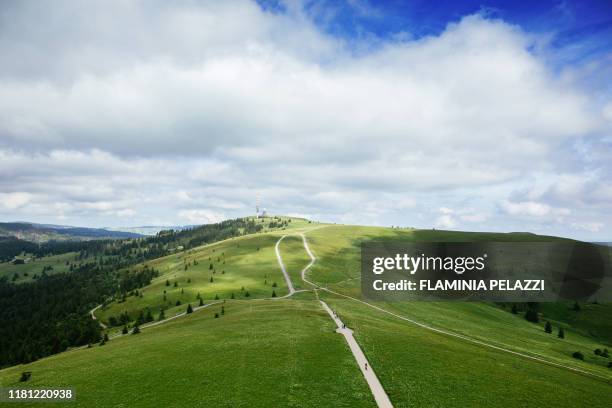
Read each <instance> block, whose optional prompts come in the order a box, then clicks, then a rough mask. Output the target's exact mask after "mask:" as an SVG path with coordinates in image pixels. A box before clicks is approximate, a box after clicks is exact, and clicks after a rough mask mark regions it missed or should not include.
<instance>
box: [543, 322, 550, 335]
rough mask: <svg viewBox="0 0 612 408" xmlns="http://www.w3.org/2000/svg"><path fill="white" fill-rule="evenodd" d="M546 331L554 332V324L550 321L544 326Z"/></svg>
mask: <svg viewBox="0 0 612 408" xmlns="http://www.w3.org/2000/svg"><path fill="white" fill-rule="evenodd" d="M544 331H545V332H546V333H552V324H550V322H546V325H545V326H544Z"/></svg>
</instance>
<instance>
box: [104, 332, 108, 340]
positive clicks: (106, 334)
mask: <svg viewBox="0 0 612 408" xmlns="http://www.w3.org/2000/svg"><path fill="white" fill-rule="evenodd" d="M108 340H109V338H108V333H104V341H105V342H107V341H108Z"/></svg>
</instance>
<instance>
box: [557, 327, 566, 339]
mask: <svg viewBox="0 0 612 408" xmlns="http://www.w3.org/2000/svg"><path fill="white" fill-rule="evenodd" d="M557 337H559V338H560V339H564V338H565V331H564V330H563V327H559V334H557Z"/></svg>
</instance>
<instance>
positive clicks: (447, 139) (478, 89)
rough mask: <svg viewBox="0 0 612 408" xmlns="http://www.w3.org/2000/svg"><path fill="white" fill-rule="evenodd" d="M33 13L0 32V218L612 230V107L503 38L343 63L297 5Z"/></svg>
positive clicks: (465, 30) (517, 34)
mask: <svg viewBox="0 0 612 408" xmlns="http://www.w3.org/2000/svg"><path fill="white" fill-rule="evenodd" d="M363 4H365V3H362V2H357V3H355V5H356V6H357V7H361V6H362V5H363ZM360 5H361V6H360ZM39 7H40V6H39V5H38V4H37V2H33V3H28V2H19V3H16V5H14V9H13V10H12V18H11V19H10V20H8V21H4V24H2V25H0V50H1V51H2V55H3V57H4V58H3V62H5V63H3V64H2V66H0V134H1V135H2V138H1V139H0V189H1V190H0V191H7V192H8V191H21V192H23V193H24V194H30V195H31V196H29V197H28V198H27V199H24V198H23V197H22V198H21V201H19V200H18V199H17V198H13V201H10V200H8V201H7V202H9V203H12V204H6V203H5V204H0V209H2V211H1V212H0V215H2V217H4V218H15V217H18V218H28V217H32V216H38V217H41V218H42V217H46V216H48V215H49V216H50V215H51V214H52V215H53V216H57V215H58V214H59V215H60V216H62V217H68V219H75V220H95V219H100V218H98V217H106V218H102V219H104V220H105V221H103V222H101V223H102V224H106V225H108V224H111V223H112V222H114V219H113V218H112V217H115V216H119V214H122V216H124V217H126V218H130V219H131V218H133V219H131V220H130V221H131V222H134V223H139V222H141V223H146V222H149V220H158V221H159V220H161V221H163V220H167V221H168V222H169V223H177V222H179V221H181V220H183V221H186V222H189V223H200V222H204V221H205V222H210V221H208V220H212V219H218V217H219V216H220V215H231V216H236V215H244V214H248V213H252V212H253V210H252V208H253V207H254V201H255V196H256V194H257V193H264V194H265V197H267V198H266V200H265V201H266V202H265V203H264V206H265V207H267V208H268V209H269V210H270V211H271V212H273V213H279V212H285V213H289V212H291V213H297V214H315V215H317V216H320V217H321V218H322V219H327V220H330V221H346V222H349V221H350V222H358V223H364V222H365V223H383V224H385V225H389V224H394V225H397V224H400V223H402V224H409V225H410V224H413V223H417V222H418V223H421V224H422V225H432V224H433V223H437V224H438V225H439V226H442V227H446V228H450V227H463V226H464V225H465V224H464V223H478V224H479V226H480V224H483V225H482V226H483V227H485V226H487V225H485V223H489V224H488V226H489V227H490V228H491V229H498V228H501V227H500V225H503V223H504V222H507V223H508V224H509V225H512V227H514V225H515V224H512V222H514V221H515V222H516V223H520V225H521V226H523V228H524V229H529V228H530V227H532V224H529V223H528V222H527V223H526V222H524V221H523V218H525V217H527V218H542V219H547V220H549V221H551V222H552V221H554V222H557V221H559V220H561V219H563V218H568V217H570V216H571V217H574V218H575V219H574V218H572V220H571V222H576V223H580V222H587V221H588V220H598V221H597V222H600V221H599V220H601V222H602V223H604V222H605V223H606V224H607V220H608V219H609V217H610V215H609V214H611V213H612V208H611V204H610V202H611V200H608V198H609V197H611V196H612V195H611V194H612V193H611V192H610V191H612V190H610V188H609V187H607V184H609V183H607V181H608V180H609V179H610V177H611V171H610V165H609V164H608V163H610V157H609V156H610V154H609V151H610V150H611V149H610V144H609V141H608V142H606V141H605V139H602V138H601V137H600V135H601V134H605V132H606V131H609V130H610V126H611V125H610V121H609V118H610V114H609V112H610V106H611V105H610V101H603V102H598V101H599V100H598V101H596V100H595V98H591V95H590V94H589V93H588V92H587V91H585V90H583V89H582V88H580V87H579V86H577V85H576V84H574V83H572V82H571V81H568V80H566V79H564V78H560V77H559V76H558V75H557V74H556V72H555V70H553V69H550V68H549V67H548V66H547V65H546V63H545V61H544V60H543V59H541V58H540V57H539V56H538V55H537V54H536V53H534V52H533V46H534V45H536V43H538V41H539V40H538V38H536V37H534V36H533V35H531V34H529V33H525V32H523V31H521V30H520V29H519V28H517V27H516V26H512V25H509V24H506V23H504V22H503V21H499V20H490V19H487V18H486V17H483V16H482V15H473V16H467V17H464V18H463V19H461V20H460V21H458V22H457V23H456V24H451V25H449V26H448V27H447V28H446V30H444V31H443V32H442V33H440V34H439V35H436V36H430V37H426V38H423V39H420V40H412V39H411V37H410V36H402V38H395V39H394V40H392V41H388V42H385V41H381V43H380V44H378V45H377V46H376V47H369V45H370V44H356V46H357V47H360V46H363V49H367V50H370V51H368V52H353V51H354V50H353V49H351V48H350V46H349V45H347V44H346V43H345V42H344V41H342V40H339V39H336V38H333V37H331V36H329V35H327V34H325V33H323V32H322V30H320V29H319V28H318V27H317V26H316V25H315V24H314V23H313V22H312V21H311V19H310V18H309V17H308V15H307V14H306V13H305V12H304V11H303V10H302V8H301V7H300V3H299V2H292V3H291V4H290V6H289V7H288V9H289V11H288V12H287V13H266V12H263V11H262V10H261V9H260V8H259V7H258V6H257V4H255V3H254V2H247V1H224V2H203V3H197V4H196V3H180V4H176V3H164V4H163V5H158V6H157V7H152V6H150V5H149V4H148V3H124V2H117V3H116V4H113V7H109V6H108V5H106V4H105V5H104V6H101V5H96V4H89V5H88V6H87V7H85V6H81V5H79V4H78V3H73V2H68V3H64V2H54V3H53V7H48V13H49V15H46V16H45V18H42V16H41V15H40V13H39V12H38V10H39ZM109 10H112V12H111V11H109ZM68 13H69V14H70V16H71V18H66V16H67V14H68ZM92 14H95V15H96V22H95V24H91V23H90V21H91V20H90V19H89V18H88V17H89V16H90V15H92ZM26 21H27V22H28V24H29V25H30V26H35V27H37V28H38V29H37V30H24V29H23V27H24V24H25V22H26ZM58 21H61V22H62V23H61V24H59V23H57V22H58ZM228 21H231V22H232V24H231V25H228V24H227V22H228ZM537 45H538V46H541V45H540V44H539V43H538V44H537ZM603 99H605V98H603ZM606 118H607V119H606ZM606 143H607V144H606ZM578 147H579V148H578ZM606 152H608V153H607V155H606ZM584 169H588V172H589V178H588V182H587V181H585V178H584V174H583V173H584V172H585V170H584ZM539 180H546V183H543V182H542V181H539ZM536 187H537V188H536ZM517 191H518V192H524V191H528V192H530V193H529V194H530V195H529V196H521V197H515V196H514V195H515V193H516V192H517ZM519 195H520V194H519ZM14 200H17V201H14ZM466 201H468V202H466ZM500 202H501V203H502V204H501V205H500V206H499V207H498V208H494V209H492V208H491V207H494V206H495V203H500ZM15 203H17V204H15ZM441 203H444V204H445V205H446V206H445V207H442V209H441V210H440V212H436V211H431V209H437V208H440V205H441ZM56 204H57V205H56ZM468 206H469V210H467V209H466V208H468ZM585 207H589V208H591V207H592V209H591V210H589V212H588V214H585V215H584V217H588V220H587V219H586V218H585V219H582V218H581V217H582V216H581V215H580V214H581V213H582V211H583V210H584V208H585ZM578 210H580V211H578ZM494 211H496V212H497V214H493V213H492V212H494ZM566 221H567V220H565V221H564V224H563V225H569V224H567V222H569V221H567V222H566ZM122 223H123V222H122ZM451 224H452V225H451Z"/></svg>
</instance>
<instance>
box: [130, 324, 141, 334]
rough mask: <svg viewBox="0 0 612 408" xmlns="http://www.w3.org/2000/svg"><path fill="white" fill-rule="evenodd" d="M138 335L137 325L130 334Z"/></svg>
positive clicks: (138, 328)
mask: <svg viewBox="0 0 612 408" xmlns="http://www.w3.org/2000/svg"><path fill="white" fill-rule="evenodd" d="M138 333H140V327H138V325H136V326H134V328H133V329H132V334H138Z"/></svg>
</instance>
